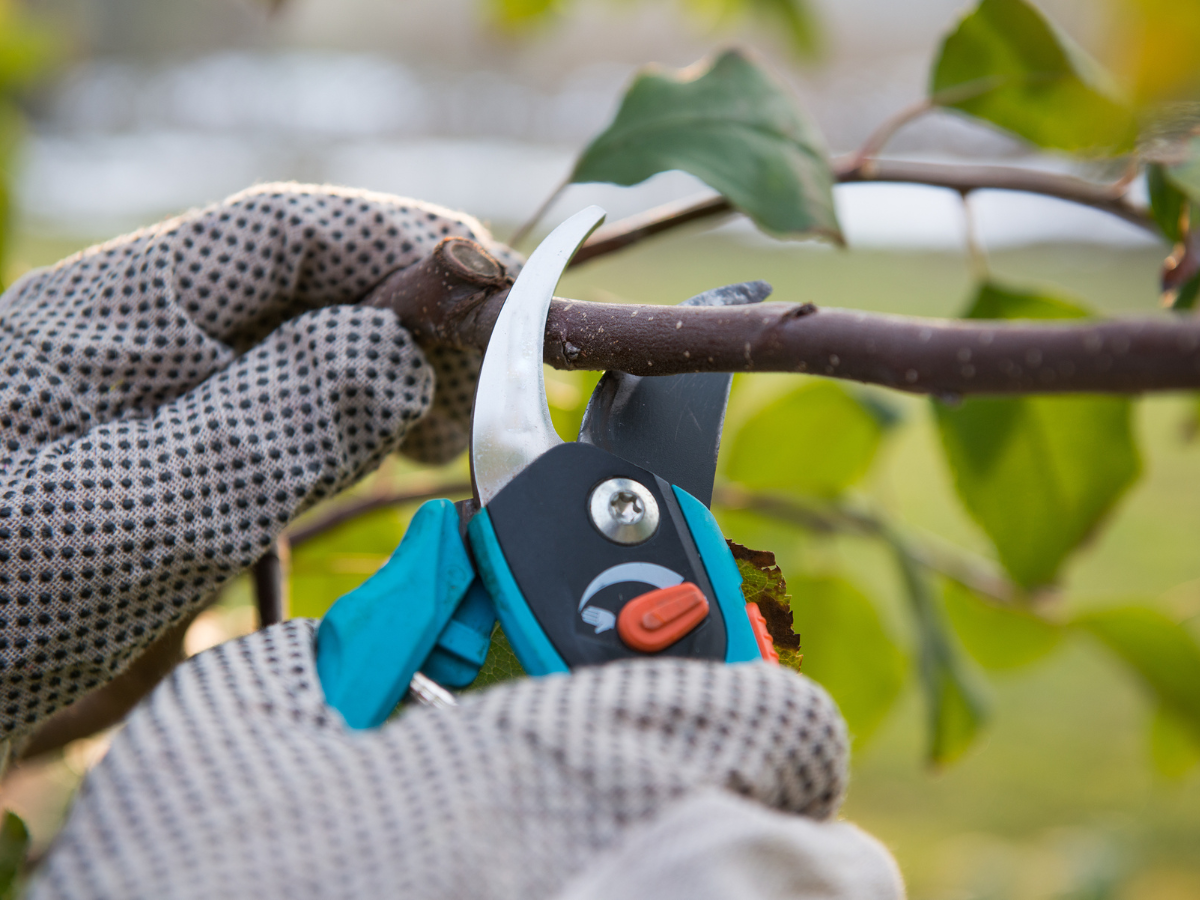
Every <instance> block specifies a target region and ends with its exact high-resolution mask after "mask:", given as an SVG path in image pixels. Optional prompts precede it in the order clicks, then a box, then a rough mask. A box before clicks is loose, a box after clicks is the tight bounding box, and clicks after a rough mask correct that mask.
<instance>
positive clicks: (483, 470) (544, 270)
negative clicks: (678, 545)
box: [471, 206, 605, 506]
mask: <svg viewBox="0 0 1200 900" xmlns="http://www.w3.org/2000/svg"><path fill="white" fill-rule="evenodd" d="M604 215H605V214H604V210H602V209H601V208H600V207H598V206H589V207H588V208H587V209H585V210H583V211H581V212H577V213H576V214H575V215H573V216H571V218H569V219H567V220H566V221H565V222H563V223H562V224H561V225H559V226H558V227H557V228H555V229H554V230H553V231H552V232H550V234H549V236H547V238H546V239H545V240H544V241H542V242H541V243H540V244H538V247H537V249H536V250H534V251H533V254H532V255H531V256H530V257H529V262H527V263H526V264H525V268H524V269H522V270H521V274H520V275H518V276H517V281H516V283H515V284H514V285H513V286H512V290H510V291H509V293H508V299H507V300H505V301H504V307H503V308H502V309H501V310H500V315H499V316H498V317H497V319H496V327H495V328H494V329H493V330H492V336H491V338H490V339H489V340H488V346H487V351H486V352H485V353H484V355H483V366H482V367H481V368H480V370H479V387H478V388H477V389H476V391H475V410H474V412H473V413H472V415H471V482H472V484H473V485H474V487H475V497H476V499H477V500H478V501H479V505H480V506H486V505H487V504H488V503H490V502H491V500H492V498H493V497H495V496H496V494H498V493H499V492H500V489H501V488H503V487H504V486H505V485H506V484H508V483H509V482H510V481H512V480H513V478H515V477H516V475H517V474H518V473H519V472H521V471H522V470H523V469H524V468H525V467H526V466H528V465H529V464H530V463H531V462H533V461H534V460H535V459H537V458H538V457H539V456H541V455H542V454H543V453H545V452H546V451H547V450H549V449H550V448H552V447H556V446H558V445H559V444H561V443H562V439H561V438H559V436H558V434H556V433H555V431H554V425H553V423H552V422H551V421H550V407H549V405H548V404H547V403H546V381H545V376H544V375H543V373H542V346H543V342H544V338H545V332H546V316H547V315H548V314H549V312H550V301H551V299H552V298H553V297H554V288H555V287H556V286H557V285H558V279H559V278H561V277H562V273H563V270H564V269H566V267H567V263H569V262H570V261H571V257H572V256H574V255H575V251H576V250H578V249H579V246H580V245H581V244H582V243H583V242H584V241H585V240H587V237H588V235H589V234H591V233H592V232H593V231H595V230H596V227H597V226H598V225H599V224H600V223H601V222H603V221H604Z"/></svg>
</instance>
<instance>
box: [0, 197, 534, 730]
mask: <svg viewBox="0 0 1200 900" xmlns="http://www.w3.org/2000/svg"><path fill="white" fill-rule="evenodd" d="M449 235H455V236H461V237H468V238H473V239H475V240H477V241H479V242H480V243H481V244H483V245H484V246H485V247H486V248H487V249H489V250H490V251H491V252H492V253H493V254H494V255H495V256H496V257H497V258H498V259H499V260H500V261H501V262H503V263H504V264H506V265H508V266H510V267H511V269H512V270H513V271H515V269H516V266H517V264H518V260H517V259H516V257H515V256H514V255H513V254H512V253H511V251H508V250H507V249H506V248H504V247H502V246H499V245H497V244H495V243H494V242H493V241H492V240H491V238H490V236H489V235H488V233H487V232H486V231H485V230H484V229H483V228H482V227H481V226H480V225H479V223H478V222H476V221H475V220H473V219H470V218H468V217H465V216H461V215H459V214H457V213H450V212H448V211H446V210H443V209H439V208H437V207H433V206H429V205H426V204H423V203H418V202H415V201H411V200H404V199H401V198H398V197H390V196H386V195H382V194H371V193H366V192H361V191H350V190H344V189H340V188H329V187H312V186H303V185H295V184H274V185H263V186H260V187H256V188H253V189H251V190H248V191H246V192H244V193H242V194H238V195H236V196H234V197H232V198H230V199H229V200H227V201H225V202H224V203H221V204H219V205H216V206H212V207H209V208H207V209H204V210H200V211H198V212H193V213H189V214H187V215H185V216H182V217H180V218H177V219H172V220H170V221H167V222H163V223H161V224H159V225H155V226H153V227H151V228H148V229H145V230H143V231H139V232H137V233H135V234H132V235H128V236H126V237H123V238H118V239H117V240H115V241H112V242H110V243H108V244H103V245H101V246H98V247H93V248H91V249H90V250H85V251H83V252H82V253H79V254H77V255H75V256H73V257H71V258H70V259H67V260H64V261H63V262H61V263H59V264H58V265H56V266H53V267H51V268H48V269H41V270H38V271H34V272H31V273H29V274H27V275H26V276H25V277H23V278H22V279H20V280H19V281H18V282H17V283H16V284H14V285H13V286H12V288H10V289H9V290H8V291H7V292H5V293H4V295H3V297H2V298H0V443H2V444H3V446H2V447H0V697H2V698H3V699H2V700H0V738H6V737H12V736H13V735H16V734H20V733H21V732H24V731H27V730H28V729H30V728H31V727H32V726H33V725H35V724H36V723H37V722H38V721H39V720H41V719H43V718H45V717H46V716H49V715H50V714H51V713H53V712H54V711H55V710H57V709H59V708H61V707H63V706H64V705H66V704H68V703H70V702H71V701H72V700H73V699H75V698H76V697H78V696H79V695H80V694H81V693H82V692H84V691H86V690H88V689H89V688H93V687H95V686H97V685H99V684H101V683H102V682H104V681H106V680H108V679H110V678H112V677H113V676H114V675H115V674H117V673H118V672H120V671H121V670H122V669H123V668H124V667H125V666H126V665H127V664H128V663H129V662H130V661H131V660H132V658H133V657H134V656H136V655H137V653H138V652H139V650H140V649H141V648H143V647H145V646H146V645H147V644H149V643H150V642H151V641H152V640H154V638H155V637H156V636H157V635H159V634H161V633H162V632H163V631H164V630H165V629H166V628H167V627H168V626H170V625H171V624H172V623H175V622H178V621H180V620H181V619H183V618H184V617H186V616H188V615H190V614H191V613H193V612H194V611H195V610H196V609H197V608H198V607H199V606H200V605H202V604H203V603H204V601H205V599H206V598H207V597H209V596H210V595H211V594H212V593H213V592H214V591H216V590H217V589H218V588H220V587H221V586H222V585H223V584H224V583H225V582H226V581H228V580H229V579H230V578H232V577H233V576H234V575H236V574H237V573H238V572H240V571H242V570H243V569H245V568H246V567H247V566H249V565H251V564H252V563H253V562H254V561H255V560H256V559H258V557H260V556H261V555H262V554H263V552H264V551H265V550H266V549H267V548H268V547H269V546H270V545H271V544H272V542H273V541H274V540H275V538H276V537H277V536H278V535H279V533H280V532H281V531H282V530H283V528H284V526H285V525H287V523H288V522H289V521H291V519H292V518H293V517H295V516H296V515H297V514H298V513H300V512H302V511H303V510H305V509H307V508H308V507H310V506H312V505H313V504H314V503H316V502H317V501H318V500H320V499H322V498H324V497H329V496H332V495H334V494H336V493H338V492H339V491H341V490H342V489H343V488H345V487H347V486H349V485H350V484H352V483H353V482H355V481H356V480H358V479H359V478H361V477H362V476H363V475H365V474H366V473H367V472H370V471H371V470H372V469H373V468H374V467H375V466H376V465H377V464H378V463H379V462H380V461H381V460H382V459H383V458H384V456H385V455H387V454H388V453H390V452H392V451H393V450H396V449H399V450H401V451H403V452H407V453H409V454H411V455H414V456H416V457H417V458H419V459H420V460H422V461H426V462H430V461H441V460H446V459H449V458H450V457H452V456H454V455H456V454H457V453H458V452H459V451H460V450H462V449H463V447H464V445H465V440H466V435H467V427H468V426H467V423H468V420H469V416H470V405H471V400H472V396H473V393H474V378H475V373H476V372H477V370H478V364H479V357H478V355H477V354H464V353H460V352H454V351H448V350H441V351H431V353H429V354H425V353H423V352H422V351H421V350H420V349H419V348H418V347H417V346H416V345H415V344H414V343H413V339H412V337H411V336H410V335H409V333H408V332H407V331H406V330H405V329H404V328H403V327H401V324H400V322H399V321H398V319H397V317H396V314H395V313H393V312H392V311H390V310H387V309H376V308H365V307H356V306H354V305H353V304H355V303H356V302H358V301H360V300H362V299H363V298H364V296H365V295H366V294H367V293H368V292H369V291H370V289H371V288H372V287H373V286H374V285H376V284H377V283H379V282H380V281H381V280H382V279H384V278H385V277H386V276H387V275H388V274H389V273H391V272H393V271H396V270H398V269H401V268H403V267H406V266H410V265H412V264H413V263H416V262H417V261H419V260H421V259H422V258H423V257H425V256H427V255H428V254H429V253H430V252H431V251H432V250H433V248H434V246H435V245H436V244H437V243H438V241H440V240H441V239H442V238H443V237H446V236H449ZM431 407H432V410H431Z"/></svg>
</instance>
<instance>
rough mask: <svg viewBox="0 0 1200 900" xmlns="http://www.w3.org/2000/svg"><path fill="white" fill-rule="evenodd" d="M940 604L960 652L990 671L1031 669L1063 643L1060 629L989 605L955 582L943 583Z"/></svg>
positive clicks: (1019, 612) (1022, 613) (1012, 609)
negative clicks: (952, 629) (957, 640)
mask: <svg viewBox="0 0 1200 900" xmlns="http://www.w3.org/2000/svg"><path fill="white" fill-rule="evenodd" d="M942 601H943V605H944V606H945V609H946V617H947V618H948V619H949V620H950V625H951V626H952V627H953V628H954V633H955V634H956V635H957V636H958V639H959V642H960V643H961V644H962V646H963V649H964V650H966V651H967V653H968V654H969V655H970V656H971V658H972V659H974V660H975V661H976V662H977V663H979V665H981V666H982V667H983V668H985V669H988V670H989V671H993V672H1003V671H1008V670H1011V669H1019V668H1022V667H1023V666H1028V665H1031V664H1032V663H1035V662H1038V661H1040V660H1042V659H1045V658H1046V657H1047V656H1049V655H1050V654H1051V653H1053V652H1054V651H1055V650H1057V649H1058V647H1059V645H1060V644H1061V643H1062V639H1063V629H1062V626H1060V625H1058V624H1056V623H1054V622H1048V621H1046V620H1045V619H1043V618H1041V617H1039V616H1035V615H1034V614H1033V613H1030V612H1028V611H1026V610H1022V609H1018V608H1016V607H1010V608H1006V607H1002V606H999V605H997V604H995V603H989V602H987V601H986V600H983V599H982V598H980V597H979V595H978V594H976V593H975V592H974V591H972V590H970V589H969V588H967V587H965V586H964V585H961V584H959V583H958V582H955V581H947V582H946V583H945V587H944V588H943V591H942Z"/></svg>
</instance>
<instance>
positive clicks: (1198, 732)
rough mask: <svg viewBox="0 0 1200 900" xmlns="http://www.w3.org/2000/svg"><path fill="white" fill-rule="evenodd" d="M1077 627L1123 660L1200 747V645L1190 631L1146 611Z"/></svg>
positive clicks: (1107, 612)
mask: <svg viewBox="0 0 1200 900" xmlns="http://www.w3.org/2000/svg"><path fill="white" fill-rule="evenodd" d="M1074 624H1075V626H1076V627H1077V628H1080V629H1082V630H1083V631H1086V632H1087V633H1089V634H1091V635H1092V636H1093V637H1095V638H1097V639H1098V640H1100V641H1101V642H1102V643H1103V644H1104V645H1105V646H1106V647H1108V649H1109V650H1111V651H1112V652H1113V653H1115V654H1116V655H1117V656H1119V657H1120V658H1121V659H1122V660H1123V661H1124V662H1125V663H1126V665H1128V666H1129V667H1130V668H1131V669H1132V670H1133V671H1134V672H1135V673H1136V674H1137V676H1138V678H1139V680H1140V681H1141V682H1142V684H1143V685H1144V686H1145V687H1146V688H1147V689H1148V690H1149V691H1150V693H1151V694H1153V696H1154V698H1155V699H1156V700H1157V702H1158V703H1159V704H1161V705H1162V706H1163V707H1164V708H1166V709H1167V710H1168V711H1169V712H1171V713H1172V714H1173V715H1174V716H1175V717H1177V718H1178V719H1179V721H1180V722H1181V723H1183V724H1184V725H1186V727H1187V728H1188V729H1189V730H1190V731H1191V733H1192V735H1193V736H1194V738H1195V740H1196V741H1198V742H1200V643H1197V641H1196V639H1195V637H1193V636H1192V634H1191V633H1190V632H1189V631H1188V630H1187V629H1186V628H1184V627H1183V626H1182V625H1179V624H1177V623H1176V622H1174V621H1172V620H1171V619H1169V618H1168V617H1167V616H1165V615H1164V614H1163V613H1161V612H1159V611H1158V610H1155V609H1151V608H1149V607H1145V606H1122V607H1116V608H1112V609H1104V610H1099V611H1097V612H1091V613H1087V614H1085V615H1082V616H1079V617H1078V618H1076V619H1075V622H1074Z"/></svg>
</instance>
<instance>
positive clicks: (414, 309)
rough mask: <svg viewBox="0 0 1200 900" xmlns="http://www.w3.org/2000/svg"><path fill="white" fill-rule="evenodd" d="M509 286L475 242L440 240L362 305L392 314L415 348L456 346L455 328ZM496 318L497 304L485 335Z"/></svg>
mask: <svg viewBox="0 0 1200 900" xmlns="http://www.w3.org/2000/svg"><path fill="white" fill-rule="evenodd" d="M511 284H512V278H510V277H509V275H508V273H507V272H506V271H505V269H504V266H503V265H501V264H500V262H499V261H498V260H497V259H496V258H495V257H493V256H492V255H491V254H490V253H488V252H487V251H486V250H484V249H483V247H481V246H480V245H479V244H477V243H475V241H472V240H468V239H467V238H457V237H454V238H445V239H443V240H442V241H441V242H440V243H439V244H438V245H437V246H436V247H435V248H434V250H433V253H431V254H430V255H429V256H427V257H425V258H424V259H423V260H421V261H420V262H418V263H414V264H413V265H411V266H409V267H408V268H405V269H401V270H399V271H398V272H393V273H392V274H391V275H389V276H388V277H387V278H386V279H385V280H384V281H383V282H382V283H381V284H380V285H379V286H378V287H376V288H375V289H374V290H373V291H372V292H371V293H370V294H369V295H368V296H367V298H366V300H364V301H363V305H364V306H377V307H381V308H385V309H391V310H394V311H395V312H396V314H397V315H398V316H399V317H400V321H401V322H402V323H403V324H404V326H405V327H406V328H407V329H408V330H409V331H411V332H412V333H413V336H414V337H415V338H416V339H417V342H418V343H422V344H428V343H432V344H450V345H454V346H461V342H459V341H458V340H457V331H458V325H460V324H461V323H462V322H463V321H464V320H466V319H469V318H471V317H472V314H473V313H474V311H475V310H476V309H477V307H478V306H479V305H480V304H482V303H483V302H484V301H485V300H487V299H488V297H489V296H492V295H494V294H495V293H496V291H498V290H503V289H506V288H507V287H508V286H509V285H511ZM498 313H499V305H498V304H497V305H496V308H495V310H494V311H493V314H492V316H491V318H490V320H489V321H488V322H487V324H486V328H487V332H488V334H490V333H491V326H492V325H493V324H494V323H495V315H496V314H498ZM485 344H486V342H485Z"/></svg>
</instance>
